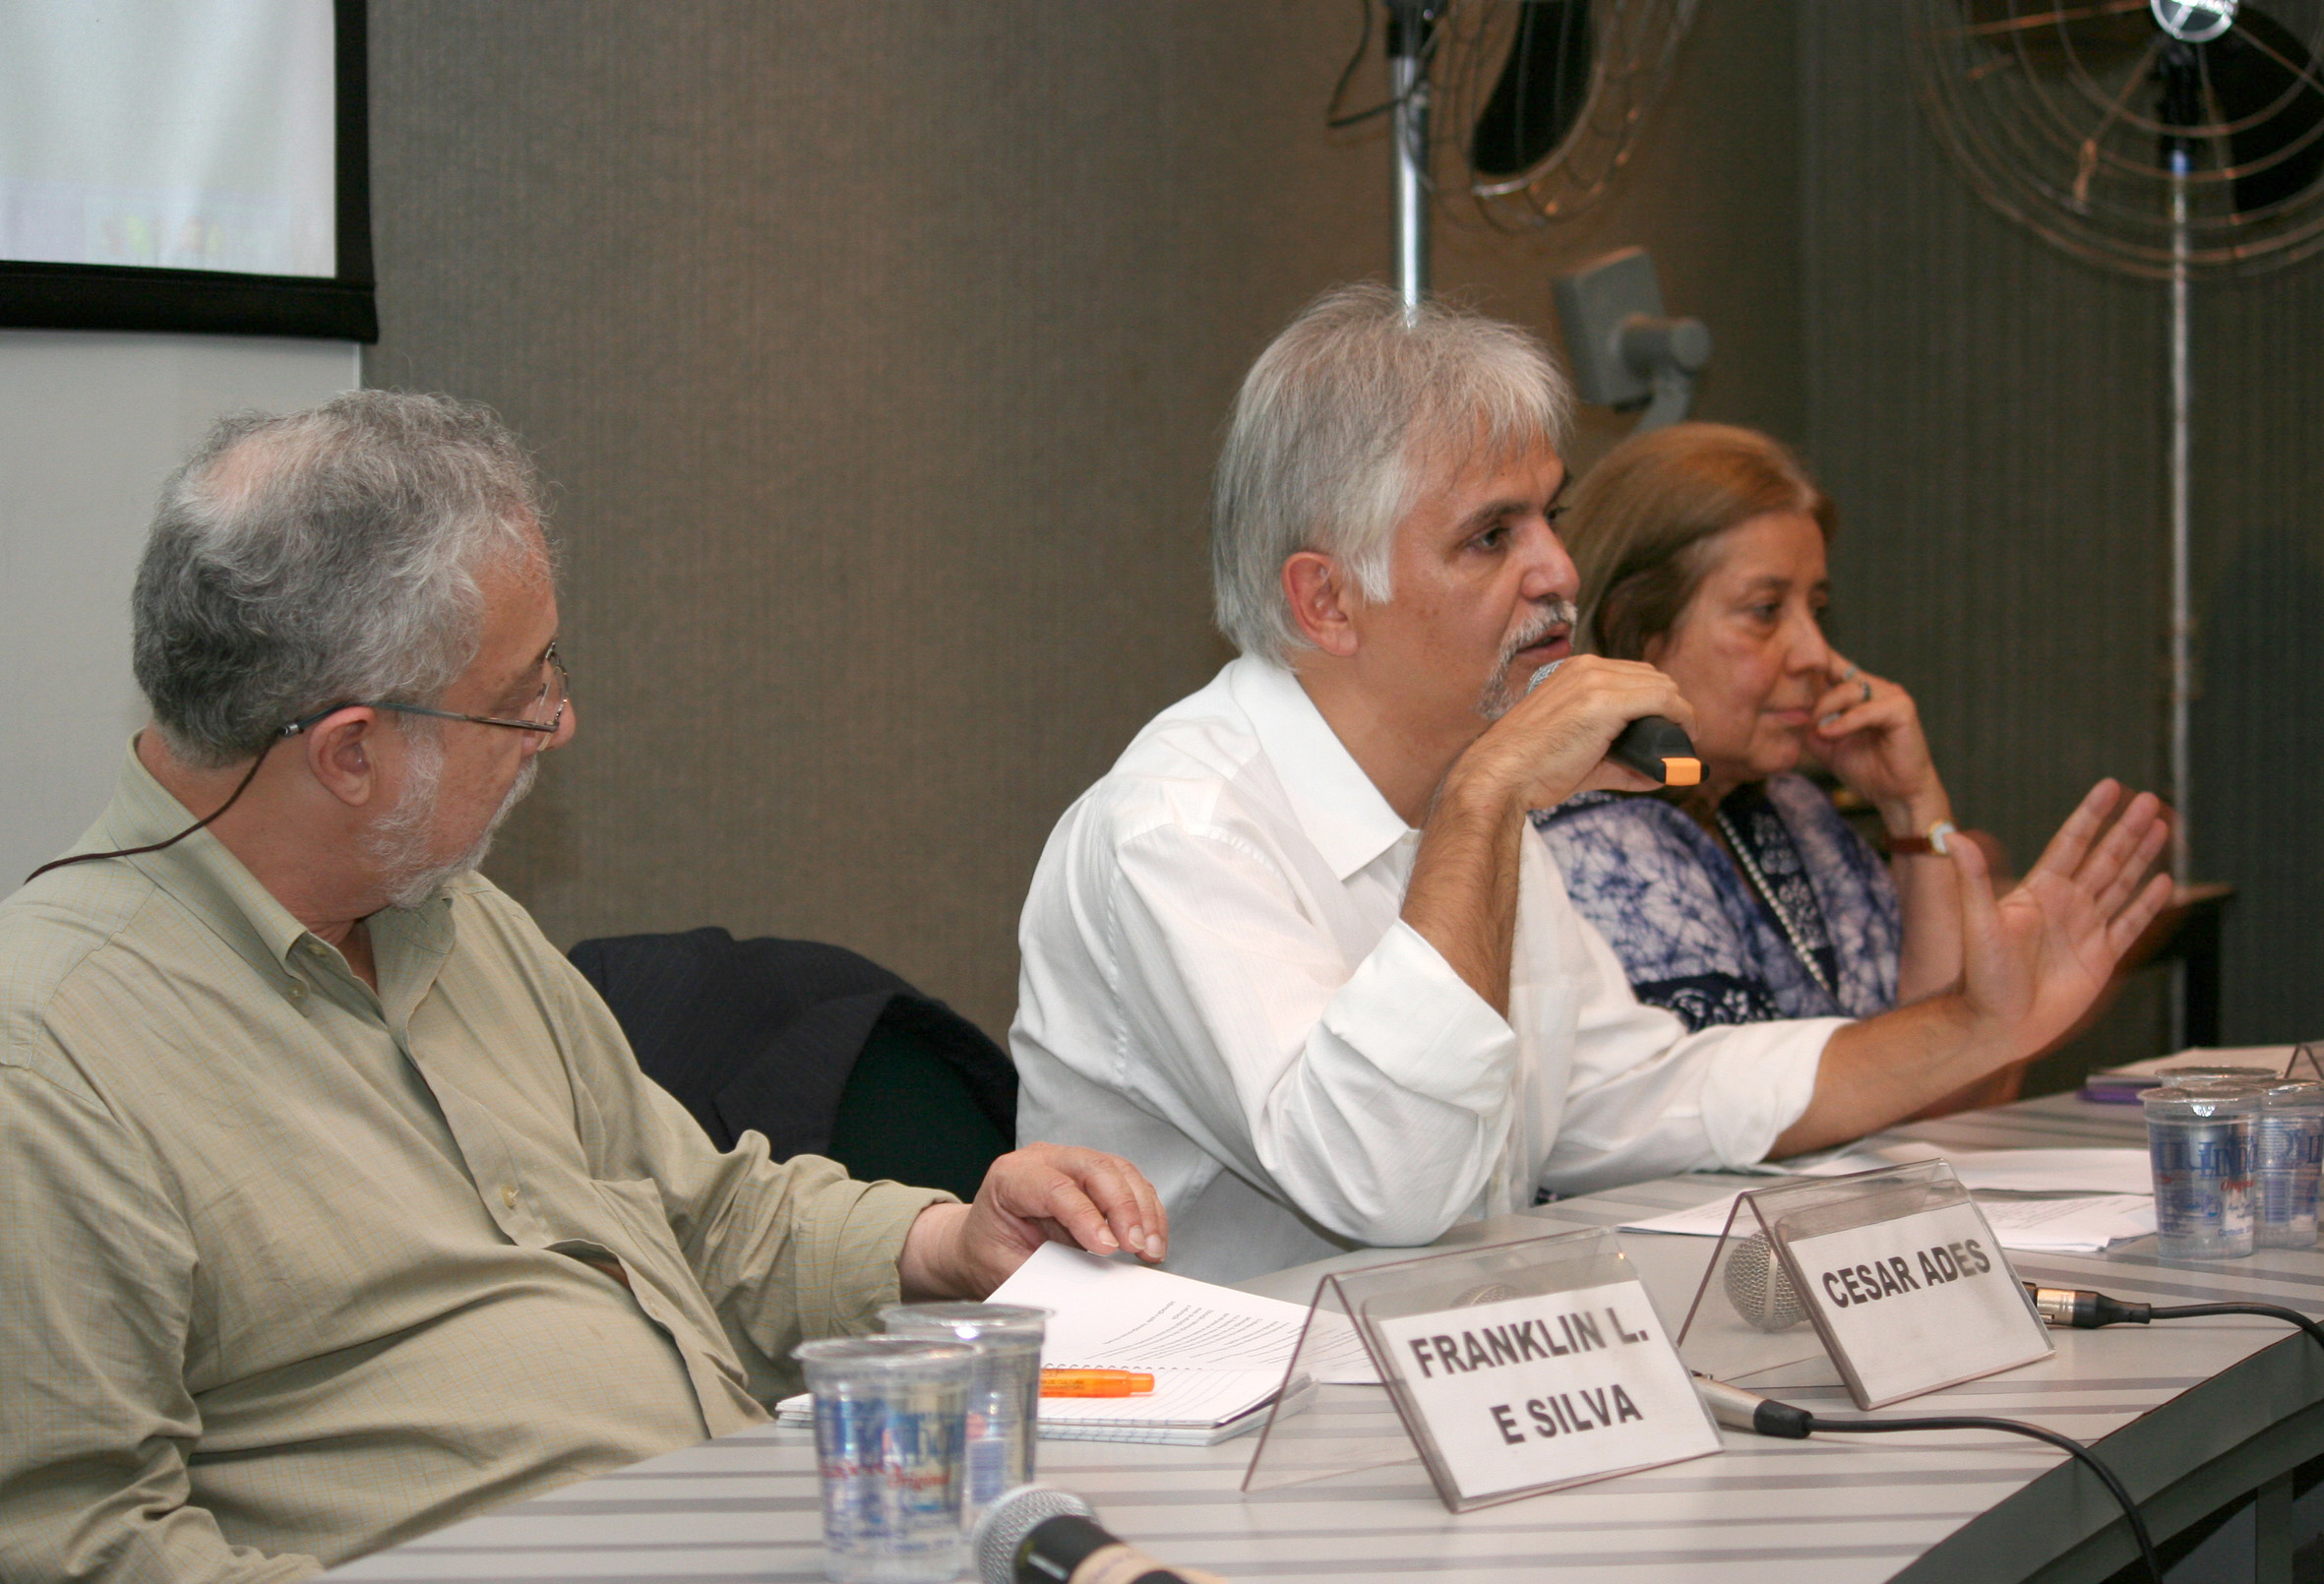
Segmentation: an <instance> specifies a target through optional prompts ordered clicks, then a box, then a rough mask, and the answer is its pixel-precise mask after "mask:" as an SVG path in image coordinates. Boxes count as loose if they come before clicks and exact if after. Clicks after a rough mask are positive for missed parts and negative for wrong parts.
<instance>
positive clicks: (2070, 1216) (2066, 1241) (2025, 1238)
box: [1622, 1193, 2155, 1254]
mask: <svg viewBox="0 0 2324 1584" xmlns="http://www.w3.org/2000/svg"><path fill="white" fill-rule="evenodd" d="M1735 1201H1736V1195H1735V1194H1732V1193H1731V1194H1729V1195H1727V1196H1726V1197H1725V1198H1719V1199H1713V1200H1712V1201H1711V1202H1710V1203H1708V1204H1698V1205H1696V1206H1694V1207H1693V1208H1692V1209H1689V1210H1674V1211H1672V1212H1671V1213H1670V1214H1668V1215H1658V1216H1653V1217H1651V1218H1649V1219H1647V1220H1644V1221H1625V1222H1623V1223H1622V1230H1623V1231H1624V1232H1667V1233H1678V1234H1680V1235H1682V1236H1684V1237H1695V1238H1716V1237H1717V1236H1719V1234H1720V1233H1722V1232H1725V1231H1726V1230H1727V1218H1728V1217H1729V1216H1730V1215H1732V1214H1733V1213H1734V1211H1735ZM1977 1207H1978V1208H1979V1209H1981V1210H1983V1211H1984V1212H1985V1213H1986V1221H1987V1222H1988V1224H1989V1225H1990V1226H1991V1227H1992V1229H1993V1236H1994V1237H1996V1238H1998V1239H2000V1240H2001V1247H2002V1248H2004V1249H2017V1250H2018V1251H2019V1252H2021V1253H2046V1254H2070V1253H2099V1252H2102V1251H2103V1250H2105V1249H2107V1248H2109V1247H2110V1246H2111V1245H2113V1244H2117V1243H2120V1242H2121V1241H2122V1240H2124V1239H2125V1238H2145V1237H2151V1236H2153V1234H2154V1231H2155V1201H2154V1199H2153V1197H2152V1196H2151V1195H2147V1194H2140V1193H2101V1194H2093V1195H2091V1196H2089V1197H2086V1198H2076V1199H1980V1200H1979V1201H1978V1206H1977ZM1744 1230H1746V1231H1749V1232H1757V1231H1758V1230H1759V1224H1758V1222H1757V1221H1755V1220H1754V1221H1751V1222H1750V1224H1749V1226H1748V1227H1747V1228H1745V1229H1744Z"/></svg>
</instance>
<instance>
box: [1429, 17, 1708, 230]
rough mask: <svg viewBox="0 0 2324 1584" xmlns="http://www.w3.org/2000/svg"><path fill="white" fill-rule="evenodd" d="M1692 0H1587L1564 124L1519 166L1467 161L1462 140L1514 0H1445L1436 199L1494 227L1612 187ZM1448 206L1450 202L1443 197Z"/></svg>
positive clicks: (1667, 72)
mask: <svg viewBox="0 0 2324 1584" xmlns="http://www.w3.org/2000/svg"><path fill="white" fill-rule="evenodd" d="M1698 3H1699V0H1591V4H1590V15H1589V25H1590V30H1591V39H1592V59H1593V66H1592V71H1591V78H1590V87H1589V91H1588V93H1587V95H1586V96H1585V97H1584V99H1583V104H1582V109H1581V112H1580V113H1579V115H1578V116H1577V117H1576V118H1575V120H1574V124H1573V129H1572V130H1571V131H1570V132H1568V133H1567V134H1566V135H1565V137H1564V138H1563V139H1562V140H1561V141H1560V143H1559V144H1558V145H1557V147H1556V148H1554V149H1552V150H1551V151H1550V152H1547V153H1546V154H1544V155H1542V156H1541V157H1540V158H1539V159H1537V160H1535V161H1534V162H1533V163H1532V164H1531V165H1530V166H1528V167H1527V168H1525V169H1524V170H1521V171H1517V172H1515V173H1512V174H1509V175H1505V176H1487V175H1485V174H1483V173H1482V172H1479V171H1477V170H1475V169H1473V168H1471V164H1470V158H1469V149H1468V141H1469V137H1470V135H1471V133H1472V131H1473V130H1474V128H1475V127H1476V125H1477V122H1478V119H1479V118H1480V117H1481V116H1482V115H1483V114H1484V111H1485V106H1486V103H1487V101H1488V100H1490V99H1491V98H1492V96H1493V90H1494V85H1495V84H1496V83H1497V82H1498V80H1499V77H1500V73H1501V68H1502V65H1503V63H1504V62H1506V61H1507V59H1508V55H1509V49H1510V46H1511V44H1512V42H1513V41H1514V39H1515V36H1516V31H1517V25H1518V19H1519V12H1520V9H1521V0H1452V3H1451V4H1450V5H1448V6H1447V7H1446V9H1445V11H1444V13H1443V14H1442V16H1441V17H1440V18H1439V19H1438V21H1437V35H1436V39H1435V59H1434V62H1433V69H1432V71H1431V74H1430V75H1431V77H1432V80H1433V82H1434V84H1435V92H1436V95H1437V100H1436V105H1435V108H1434V129H1433V132H1432V136H1431V140H1430V141H1431V145H1432V147H1431V149H1430V151H1429V154H1430V157H1429V166H1430V169H1431V171H1432V173H1433V175H1434V177H1435V180H1434V185H1435V187H1436V189H1437V193H1438V195H1439V197H1440V198H1449V197H1450V196H1451V195H1453V194H1459V195H1461V196H1462V197H1465V198H1466V199H1467V200H1469V203H1468V204H1466V205H1463V206H1461V209H1460V210H1458V211H1453V213H1464V212H1465V213H1473V214H1474V215H1475V217H1477V218H1478V219H1481V220H1482V221H1484V222H1485V223H1486V224H1489V225H1491V226H1494V227H1495V228H1497V229H1500V230H1532V229H1539V228H1540V227H1542V226H1545V225H1547V224H1550V223H1551V222H1553V221H1557V220H1564V219H1570V218H1572V217H1573V216H1574V215H1577V214H1579V213H1582V212H1583V211H1585V210H1587V209H1589V208H1590V207H1591V206H1593V205H1595V204H1596V203H1597V202H1598V201H1599V200H1600V199H1602V198H1604V197H1605V196H1606V194H1607V193H1608V192H1609V191H1610V190H1611V189H1612V188H1613V186H1614V182H1615V179H1616V178H1617V177H1618V176H1619V175H1621V170H1622V167H1623V166H1624V165H1625V164H1627V163H1628V162H1629V157H1630V154H1631V152H1632V148H1633V145H1634V143H1635V141H1636V137H1637V134H1638V131H1639V129H1640V127H1641V126H1642V125H1643V124H1644V122H1645V120H1646V117H1647V113H1648V112H1649V111H1650V110H1652V109H1653V108H1654V104H1655V101H1656V100H1657V99H1659V98H1660V97H1661V95H1662V92H1663V90H1664V89H1665V88H1666V87H1668V86H1669V83H1670V79H1671V76H1672V73H1673V71H1674V69H1675V68H1676V66H1677V64H1678V56H1679V46H1680V43H1681V42H1682V40H1683V39H1684V37H1685V35H1686V30H1687V28H1688V26H1689V25H1690V24H1691V23H1692V22H1693V20H1694V13H1695V8H1696V6H1697V4H1698ZM1445 207H1446V208H1447V209H1448V210H1451V209H1452V206H1451V205H1449V204H1447V205H1446V206H1445Z"/></svg>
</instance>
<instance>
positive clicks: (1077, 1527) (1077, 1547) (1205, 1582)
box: [968, 1485, 1226, 1584]
mask: <svg viewBox="0 0 2324 1584" xmlns="http://www.w3.org/2000/svg"><path fill="white" fill-rule="evenodd" d="M968 1546H969V1551H970V1552H971V1553H972V1554H974V1555H975V1557H976V1571H977V1576H978V1577H979V1578H980V1579H982V1580H983V1581H984V1584H1226V1580H1224V1579H1222V1578H1220V1577H1219V1576H1218V1575H1217V1574H1216V1573H1204V1572H1199V1571H1197V1570H1195V1569H1194V1568H1192V1567H1164V1566H1163V1565H1162V1564H1161V1563H1160V1562H1157V1561H1155V1560H1154V1559H1153V1558H1152V1557H1151V1556H1148V1555H1146V1554H1143V1553H1142V1552H1139V1551H1136V1550H1134V1549H1132V1548H1131V1546H1129V1545H1128V1544H1126V1543H1124V1542H1123V1541H1121V1540H1118V1539H1116V1538H1115V1537H1114V1536H1112V1535H1109V1534H1107V1533H1106V1532H1105V1531H1104V1530H1103V1529H1101V1528H1099V1527H1098V1525H1097V1514H1096V1512H1095V1511H1094V1510H1092V1509H1091V1507H1090V1505H1089V1503H1088V1502H1086V1501H1084V1500H1082V1499H1081V1498H1080V1497H1079V1496H1077V1495H1075V1494H1073V1493H1071V1492H1070V1491H1059V1490H1056V1489H1054V1488H1052V1487H1049V1486H1045V1485H1020V1486H1018V1487H1017V1488H1016V1489H1015V1490H1013V1491H1009V1492H1007V1493H1003V1495H1002V1497H1001V1499H1000V1500H998V1501H996V1502H994V1503H993V1504H992V1506H990V1507H988V1508H986V1509H985V1515H984V1516H983V1517H982V1518H980V1519H978V1520H977V1525H976V1532H975V1534H974V1535H973V1536H971V1538H970V1540H969V1543H968Z"/></svg>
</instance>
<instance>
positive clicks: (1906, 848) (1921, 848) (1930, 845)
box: [1888, 820, 1958, 858]
mask: <svg viewBox="0 0 2324 1584" xmlns="http://www.w3.org/2000/svg"><path fill="white" fill-rule="evenodd" d="M1957 828H1958V827H1956V826H1955V825H1954V823H1953V822H1952V821H1950V820H1939V821H1937V822H1936V823H1934V824H1932V825H1930V826H1929V827H1928V828H1927V829H1926V830H1925V831H1923V832H1922V833H1921V834H1919V835H1917V836H1890V837H1889V838H1888V856H1889V857H1891V858H1898V857H1908V858H1909V857H1913V856H1916V855H1918V854H1921V853H1931V854H1934V855H1935V856H1936V857H1938V858H1942V857H1944V856H1945V855H1946V854H1947V853H1948V852H1949V851H1951V849H1950V848H1948V847H1946V846H1945V838H1946V837H1947V836H1950V835H1952V834H1953V833H1954V832H1955V830H1956V829H1957Z"/></svg>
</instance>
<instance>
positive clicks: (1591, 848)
mask: <svg viewBox="0 0 2324 1584" xmlns="http://www.w3.org/2000/svg"><path fill="white" fill-rule="evenodd" d="M1720 807H1721V810H1722V812H1723V813H1725V814H1726V816H1727V819H1728V822H1729V823H1730V824H1731V825H1732V826H1733V827H1734V830H1735V833H1736V835H1737V836H1738V837H1739V838H1740V841H1739V845H1740V846H1741V847H1742V848H1743V850H1744V851H1745V852H1747V853H1748V854H1749V855H1750V857H1751V859H1752V861H1753V862H1755V863H1756V864H1757V865H1758V866H1759V873H1760V874H1761V875H1763V876H1765V877H1766V879H1767V883H1768V884H1769V885H1770V886H1771V887H1772V888H1773V889H1774V890H1775V892H1776V894H1777V895H1778V896H1779V897H1781V898H1782V899H1783V903H1784V909H1785V911H1786V912H1787V913H1789V914H1790V915H1791V918H1792V922H1793V924H1794V925H1795V926H1796V927H1797V928H1798V929H1799V931H1800V934H1801V938H1802V941H1803V942H1804V944H1806V946H1807V948H1808V950H1809V951H1810V953H1812V954H1813V955H1814V957H1815V959H1816V963H1817V966H1818V967H1820V968H1821V969H1822V970H1823V973H1824V978H1825V980H1826V981H1827V982H1829V983H1830V984H1831V986H1832V987H1833V990H1834V991H1835V992H1836V993H1837V994H1836V995H1830V994H1826V993H1825V991H1824V988H1823V986H1822V985H1819V984H1817V983H1816V982H1815V980H1814V978H1813V977H1811V976H1810V975H1809V973H1808V972H1807V969H1806V968H1805V967H1804V965H1803V964H1802V963H1801V960H1800V957H1799V955H1798V953H1797V952H1795V951H1794V950H1793V948H1792V943H1791V941H1790V939H1789V938H1788V937H1787V936H1786V935H1785V934H1784V930H1783V926H1782V925H1781V924H1780V923H1778V922H1777V921H1776V918H1775V915H1774V914H1773V913H1772V912H1771V911H1770V910H1769V909H1768V906H1767V904H1766V903H1765V902H1763V901H1762V900H1761V899H1760V897H1759V893H1758V892H1757V891H1756V890H1755V889H1753V887H1752V885H1751V883H1750V881H1749V880H1747V879H1745V878H1744V876H1743V873H1742V871H1741V870H1740V869H1739V868H1738V866H1737V865H1736V863H1735V862H1734V861H1733V860H1732V859H1730V858H1729V857H1728V856H1727V854H1726V853H1724V852H1723V851H1721V850H1720V848H1719V844H1718V843H1717V842H1716V841H1714V840H1712V839H1711V837H1710V836H1709V835H1708V834H1707V833H1706V832H1705V831H1704V830H1703V828H1702V827H1701V826H1700V825H1698V824H1696V823H1695V822H1693V821H1692V820H1691V819H1689V818H1688V817H1687V816H1686V814H1685V813H1684V812H1683V811H1682V810H1680V809H1679V808H1677V807H1676V806H1674V805H1672V804H1669V803H1666V802H1664V801H1663V800H1662V799H1660V798H1656V797H1651V796H1644V797H1633V796H1627V795H1624V794H1621V793H1617V792H1589V793H1584V794H1583V795H1582V796H1580V797H1577V798H1572V799H1569V800H1568V801H1566V802H1564V803H1561V804H1560V805H1559V806H1558V807H1557V808H1555V809H1544V810H1539V811H1537V812H1536V813H1535V814H1534V816H1533V822H1534V825H1535V827H1536V828H1538V829H1539V830H1540V831H1541V833H1542V839H1543V840H1544V841H1546V842H1548V843H1549V848H1550V856H1551V857H1553V858H1554V859H1556V860H1557V864H1558V869H1559V872H1560V874H1561V875H1563V876H1564V878H1565V889H1566V891H1567V892H1568V893H1569V894H1570V895H1571V896H1572V898H1573V905H1574V906H1575V907H1576V908H1578V909H1580V911H1581V915H1582V917H1584V918H1586V919H1588V920H1589V921H1590V923H1592V924H1593V925H1595V926H1596V927H1597V929H1598V931H1599V933H1600V934H1602V935H1604V936H1605V937H1606V940H1607V942H1608V944H1611V945H1612V946H1613V947H1614V953H1615V955H1616V956H1618V957H1620V958H1621V962H1622V967H1623V969H1624V970H1625V971H1626V972H1627V973H1628V975H1629V979H1630V988H1631V989H1632V990H1633V991H1634V992H1636V994H1637V997H1638V999H1639V1000H1640V1001H1642V1002H1648V1003H1651V1004H1652V1005H1657V1006H1663V1007H1668V1008H1669V1009H1670V1010H1671V1011H1674V1012H1676V1013H1678V1014H1679V1016H1680V1017H1681V1018H1682V1019H1683V1020H1684V1022H1685V1024H1686V1026H1687V1027H1688V1028H1689V1029H1699V1028H1704V1027H1707V1026H1709V1025H1710V1024H1713V1023H1757V1022H1772V1021H1775V1020H1777V1019H1781V1018H1790V1017H1833V1016H1846V1017H1869V1016H1871V1015H1873V1014H1874V1013H1876V1012H1884V1011H1886V1010H1888V1008H1890V1007H1891V1006H1893V1005H1896V970H1897V953H1898V949H1899V945H1900V944H1901V942H1902V940H1903V928H1902V925H1901V923H1900V921H1899V917H1898V911H1897V901H1896V885H1895V883H1894V882H1893V881H1891V880H1890V879H1889V875H1888V870H1887V867H1886V866H1885V865H1884V864H1883V863H1882V862H1881V861H1880V859H1879V857H1878V856H1877V855H1876V854H1875V853H1874V852H1873V851H1872V849H1871V848H1870V847H1869V846H1867V845H1865V840H1864V838H1863V837H1862V836H1860V835H1858V834H1857V833H1856V831H1855V830H1854V829H1852V828H1850V826H1849V824H1848V822H1847V821H1845V820H1843V819H1842V818H1841V817H1840V812H1839V811H1838V810H1837V809H1835V808H1833V807H1832V803H1831V799H1829V798H1827V797H1826V796H1824V794H1823V793H1822V791H1820V790H1819V789H1818V788H1817V787H1816V785H1815V784H1814V783H1813V782H1811V781H1809V780H1808V779H1807V778H1806V777H1805V776H1804V775H1778V776H1774V777H1772V778H1770V779H1769V780H1767V781H1765V782H1760V783H1755V784H1749V785H1744V786H1740V787H1737V788H1736V789H1735V790H1734V791H1733V792H1731V793H1729V794H1728V796H1727V800H1726V802H1725V803H1723V804H1722V805H1721V806H1720Z"/></svg>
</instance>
